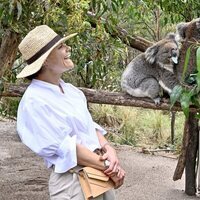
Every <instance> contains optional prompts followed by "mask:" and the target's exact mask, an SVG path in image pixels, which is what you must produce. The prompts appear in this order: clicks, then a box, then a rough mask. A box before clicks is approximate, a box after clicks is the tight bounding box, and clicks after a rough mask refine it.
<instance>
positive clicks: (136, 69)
mask: <svg viewBox="0 0 200 200" xmlns="http://www.w3.org/2000/svg"><path fill="white" fill-rule="evenodd" d="M156 76H158V72H157V71H156V70H155V69H154V67H152V66H151V65H150V64H149V63H147V62H146V59H145V54H144V53H142V54H140V55H138V56H137V57H136V58H134V59H133V60H132V61H131V62H130V63H129V64H128V65H127V67H126V69H125V71H124V72H123V74H122V79H121V87H122V90H125V89H126V87H127V85H128V86H130V87H131V88H133V89H134V88H138V87H139V85H140V83H141V82H142V81H143V80H144V79H145V78H149V77H156Z"/></svg>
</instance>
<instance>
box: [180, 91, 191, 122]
mask: <svg viewBox="0 0 200 200" xmlns="http://www.w3.org/2000/svg"><path fill="white" fill-rule="evenodd" d="M190 100H191V94H190V93H189V92H184V93H183V94H182V95H181V98H180V103H181V107H182V109H183V113H184V115H185V116H186V117H187V118H188V116H189V106H190Z"/></svg>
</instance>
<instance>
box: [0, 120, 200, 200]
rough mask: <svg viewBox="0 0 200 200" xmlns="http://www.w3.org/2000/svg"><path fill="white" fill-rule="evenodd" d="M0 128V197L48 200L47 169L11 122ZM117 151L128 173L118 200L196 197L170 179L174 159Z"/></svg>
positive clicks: (5, 199) (2, 123)
mask: <svg viewBox="0 0 200 200" xmlns="http://www.w3.org/2000/svg"><path fill="white" fill-rule="evenodd" d="M0 127H1V128H0V200H47V199H48V187H47V182H48V176H49V173H50V170H47V169H46V168H45V166H44V163H43V160H42V159H40V158H38V157H36V156H35V155H34V154H33V153H32V152H31V151H30V150H28V149H27V148H26V147H25V146H24V145H23V144H21V143H20V140H19V138H18V136H17V134H16V123H15V122H14V121H0ZM116 150H117V152H118V155H119V158H120V160H121V163H122V165H123V167H124V168H125V170H126V173H127V175H126V180H125V183H124V185H123V186H122V187H121V188H120V189H118V190H116V196H117V200H187V199H191V200H192V199H198V198H197V197H189V196H187V195H186V194H185V193H184V177H183V178H182V180H180V181H176V182H174V181H173V180H172V176H173V173H174V170H175V167H176V163H177V160H176V159H172V158H166V157H162V156H153V155H149V154H142V153H139V152H137V151H136V150H135V149H133V148H130V147H127V146H117V147H116Z"/></svg>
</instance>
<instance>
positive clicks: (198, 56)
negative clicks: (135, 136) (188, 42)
mask: <svg viewBox="0 0 200 200" xmlns="http://www.w3.org/2000/svg"><path fill="white" fill-rule="evenodd" d="M196 59H197V60H196V61H197V71H198V72H200V47H198V49H197V51H196Z"/></svg>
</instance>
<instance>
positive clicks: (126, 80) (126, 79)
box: [121, 33, 179, 104]
mask: <svg viewBox="0 0 200 200" xmlns="http://www.w3.org/2000/svg"><path fill="white" fill-rule="evenodd" d="M178 56H179V50H178V44H177V42H176V40H175V34H172V33H170V34H168V35H167V36H166V38H164V39H162V40H160V41H159V42H157V43H155V44H154V45H153V46H151V47H149V48H148V49H147V50H146V51H145V52H144V53H142V54H140V55H138V56H136V57H135V58H134V59H133V60H132V61H131V62H130V63H129V64H128V66H127V67H126V69H125V70H124V72H123V74H122V78H121V88H122V90H123V91H124V92H127V93H128V94H130V95H132V96H134V97H150V98H151V99H153V100H154V102H155V103H156V104H159V103H160V93H161V88H163V89H164V90H165V91H166V92H167V93H169V94H170V93H171V91H172V89H173V88H174V86H176V85H177V84H178V80H177V79H176V76H175V75H174V72H173V69H174V62H175V63H177V60H178Z"/></svg>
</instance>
